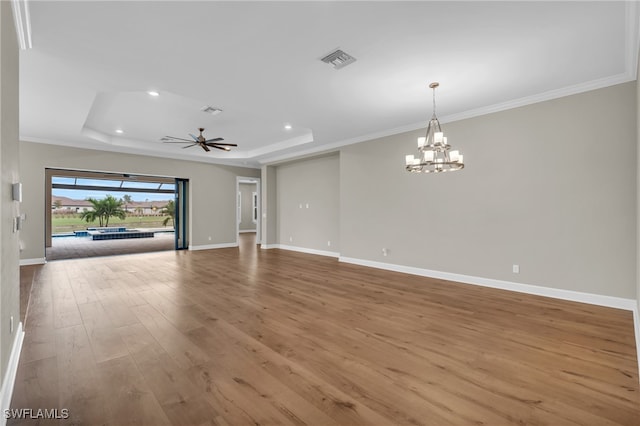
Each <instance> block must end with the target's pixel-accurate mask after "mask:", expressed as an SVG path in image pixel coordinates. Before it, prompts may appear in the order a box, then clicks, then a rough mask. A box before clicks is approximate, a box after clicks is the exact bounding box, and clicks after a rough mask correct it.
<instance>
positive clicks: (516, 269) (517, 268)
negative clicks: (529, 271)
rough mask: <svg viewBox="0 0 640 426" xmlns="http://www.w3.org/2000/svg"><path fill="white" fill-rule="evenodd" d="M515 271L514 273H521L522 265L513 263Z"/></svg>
mask: <svg viewBox="0 0 640 426" xmlns="http://www.w3.org/2000/svg"><path fill="white" fill-rule="evenodd" d="M512 270H513V273H514V274H519V273H520V265H513V269H512Z"/></svg>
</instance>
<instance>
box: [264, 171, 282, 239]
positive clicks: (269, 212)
mask: <svg viewBox="0 0 640 426" xmlns="http://www.w3.org/2000/svg"><path fill="white" fill-rule="evenodd" d="M277 184H278V181H277V176H276V167H275V166H262V191H261V192H260V194H261V196H262V229H261V234H262V244H264V245H265V246H269V245H273V244H277V243H278V197H277V195H278V191H277V188H278V185H277Z"/></svg>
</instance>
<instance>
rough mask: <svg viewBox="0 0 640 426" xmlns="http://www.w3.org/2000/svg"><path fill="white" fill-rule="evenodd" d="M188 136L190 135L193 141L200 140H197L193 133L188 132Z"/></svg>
mask: <svg viewBox="0 0 640 426" xmlns="http://www.w3.org/2000/svg"><path fill="white" fill-rule="evenodd" d="M189 136H191V137H192V138H193V140H194V141H196V142H200V141H199V140H198V138H197V137H196V136H195V135H194V134H193V133H189ZM189 142H191V141H189Z"/></svg>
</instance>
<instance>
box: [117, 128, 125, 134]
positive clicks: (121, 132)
mask: <svg viewBox="0 0 640 426" xmlns="http://www.w3.org/2000/svg"><path fill="white" fill-rule="evenodd" d="M116 133H119V134H123V133H124V130H122V129H116Z"/></svg>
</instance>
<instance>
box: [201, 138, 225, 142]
mask: <svg viewBox="0 0 640 426" xmlns="http://www.w3.org/2000/svg"><path fill="white" fill-rule="evenodd" d="M223 140H224V138H215V139H208V140H206V141H205V142H218V141H223Z"/></svg>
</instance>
